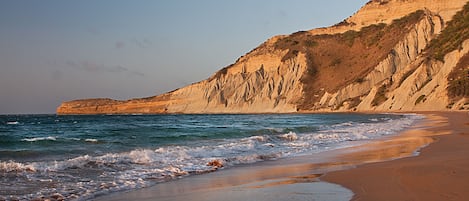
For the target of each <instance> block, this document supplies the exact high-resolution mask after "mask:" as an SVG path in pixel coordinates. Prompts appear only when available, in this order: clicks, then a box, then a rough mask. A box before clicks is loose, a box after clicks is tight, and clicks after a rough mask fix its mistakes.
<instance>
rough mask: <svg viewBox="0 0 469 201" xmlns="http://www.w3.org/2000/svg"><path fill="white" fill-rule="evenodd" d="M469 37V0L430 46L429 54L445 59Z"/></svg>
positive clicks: (435, 57) (438, 58)
mask: <svg viewBox="0 0 469 201" xmlns="http://www.w3.org/2000/svg"><path fill="white" fill-rule="evenodd" d="M467 39H469V2H468V3H467V4H466V5H465V6H464V8H463V10H461V11H459V12H458V13H456V14H455V15H454V16H453V19H452V20H451V21H449V22H448V23H447V25H446V27H445V28H444V29H443V31H442V32H441V33H440V35H438V37H436V38H435V39H433V40H432V41H431V43H430V45H429V46H428V52H429V53H430V54H429V55H430V56H431V57H432V58H434V59H437V60H440V61H444V57H445V55H446V54H448V53H449V52H451V51H454V50H456V49H460V48H462V43H463V42H464V41H465V40H467Z"/></svg>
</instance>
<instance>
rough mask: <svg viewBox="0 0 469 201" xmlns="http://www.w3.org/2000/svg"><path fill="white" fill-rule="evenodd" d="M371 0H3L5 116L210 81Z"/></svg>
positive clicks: (0, 88)
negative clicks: (259, 50)
mask: <svg viewBox="0 0 469 201" xmlns="http://www.w3.org/2000/svg"><path fill="white" fill-rule="evenodd" d="M367 1H368V0H354V1H349V0H328V1H323V0H291V1H285V0H236V1H229V0H197V1H193V0H127V1H123V0H79V1H78V0H75V1H72V0H41V1H38V0H1V1H0V114H51V113H55V109H56V108H57V107H58V106H59V105H60V103H61V102H63V101H68V100H74V99H84V98H113V99H118V100H125V99H129V98H137V97H148V96H153V95H157V94H161V93H164V92H168V91H171V90H174V89H176V88H180V87H183V86H186V85H188V84H191V83H194V82H198V81H200V80H203V79H206V78H208V77H210V76H211V75H212V74H213V73H215V72H216V71H217V70H219V69H221V68H223V67H225V66H228V65H229V64H232V63H233V62H234V61H236V59H237V58H239V57H240V56H242V55H244V54H245V53H247V52H249V51H250V50H252V49H254V48H255V47H257V46H258V45H260V44H261V43H263V42H264V41H266V40H267V39H268V38H270V37H272V36H275V35H283V34H290V33H293V32H297V31H301V30H310V29H313V28H318V27H325V26H330V25H333V24H336V23H338V22H340V21H342V20H343V19H345V18H347V17H349V16H350V15H352V14H353V13H355V12H356V11H357V10H358V9H359V8H360V7H361V6H363V5H364V4H365V3H366V2H367Z"/></svg>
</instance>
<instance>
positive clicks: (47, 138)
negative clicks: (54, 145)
mask: <svg viewBox="0 0 469 201" xmlns="http://www.w3.org/2000/svg"><path fill="white" fill-rule="evenodd" d="M56 140H57V137H53V136H48V137H35V138H23V139H21V141H26V142H37V141H56Z"/></svg>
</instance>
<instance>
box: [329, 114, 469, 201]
mask: <svg viewBox="0 0 469 201" xmlns="http://www.w3.org/2000/svg"><path fill="white" fill-rule="evenodd" d="M427 115H429V116H435V115H436V116H440V121H442V122H441V123H440V125H433V126H432V127H430V128H428V131H430V132H432V133H433V134H434V135H433V136H432V138H433V139H434V140H435V142H434V143H432V144H430V145H429V146H428V147H425V148H423V149H422V150H421V153H420V155H419V156H417V157H410V158H403V159H399V160H393V161H387V162H380V163H372V164H365V165H361V166H359V167H358V168H353V169H347V170H344V171H337V172H331V173H328V174H327V175H326V176H324V177H322V178H321V180H324V181H329V182H333V183H337V184H340V185H343V186H345V187H346V188H349V189H351V190H352V191H353V192H354V193H355V195H354V197H353V199H352V200H360V201H362V200H468V199H469V191H468V190H467V189H469V156H468V153H469V146H468V145H469V114H468V113H467V112H461V113H459V112H451V113H434V114H427ZM441 117H443V118H447V120H445V119H441ZM446 122H447V123H446ZM448 132H449V133H448Z"/></svg>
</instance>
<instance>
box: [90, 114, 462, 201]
mask: <svg viewBox="0 0 469 201" xmlns="http://www.w3.org/2000/svg"><path fill="white" fill-rule="evenodd" d="M423 114H424V115H425V116H426V117H427V118H426V120H423V121H422V122H421V123H419V124H418V125H416V126H414V127H412V128H411V129H409V130H406V131H405V132H402V133H401V134H399V135H396V136H392V137H387V138H383V139H380V140H375V141H372V142H370V143H367V144H364V145H359V146H354V147H350V148H345V149H340V150H333V151H327V152H322V153H319V154H313V155H309V156H302V157H295V158H287V159H281V160H277V161H267V162H261V163H256V164H252V165H244V166H239V167H236V168H229V169H226V170H220V171H216V172H213V173H210V174H202V175H195V176H191V177H188V178H184V179H179V180H174V181H170V182H165V183H161V184H158V185H156V186H153V187H149V188H144V189H140V190H136V191H131V192H122V193H113V194H110V195H106V196H102V197H98V198H96V200H106V201H110V200H114V201H115V200H168V201H169V200H220V199H223V200H225V201H228V200H350V199H352V200H467V198H469V192H468V191H467V189H469V182H468V181H469V160H468V159H469V157H468V156H467V153H469V146H467V145H468V144H469V115H468V113H467V112H464V113H463V112H451V113H446V112H438V113H435V112H432V113H423ZM427 145H428V146H427ZM417 152H418V153H419V154H418V156H416V155H417ZM414 156H415V157H414ZM344 187H345V188H344Z"/></svg>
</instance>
